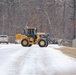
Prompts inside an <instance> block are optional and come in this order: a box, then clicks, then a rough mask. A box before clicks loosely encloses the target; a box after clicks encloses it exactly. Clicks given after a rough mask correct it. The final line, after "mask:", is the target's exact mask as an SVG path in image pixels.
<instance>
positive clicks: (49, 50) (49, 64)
mask: <svg viewBox="0 0 76 75" xmlns="http://www.w3.org/2000/svg"><path fill="white" fill-rule="evenodd" d="M54 47H59V46H57V45H49V46H48V47H44V48H41V47H39V46H38V45H33V46H32V47H22V46H21V45H20V44H8V45H7V44H1V45H0V75H56V74H61V73H65V74H76V59H74V58H71V57H69V56H66V55H64V54H63V53H62V52H61V51H59V50H56V49H54Z"/></svg>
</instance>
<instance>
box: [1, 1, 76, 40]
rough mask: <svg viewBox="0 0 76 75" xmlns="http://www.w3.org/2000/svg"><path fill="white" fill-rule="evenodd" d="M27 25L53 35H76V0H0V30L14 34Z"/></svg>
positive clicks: (71, 36) (67, 37)
mask: <svg viewBox="0 0 76 75" xmlns="http://www.w3.org/2000/svg"><path fill="white" fill-rule="evenodd" d="M25 25H29V26H34V27H36V28H37V29H38V31H39V32H47V33H50V36H51V37H54V38H62V39H70V40H71V39H74V38H76V0H0V34H7V35H9V36H15V34H16V33H19V32H23V28H24V27H25Z"/></svg>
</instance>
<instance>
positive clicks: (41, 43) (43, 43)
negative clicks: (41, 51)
mask: <svg viewBox="0 0 76 75" xmlns="http://www.w3.org/2000/svg"><path fill="white" fill-rule="evenodd" d="M46 44H47V41H46V40H45V39H40V40H39V41H38V45H39V46H40V47H46V46H47V45H46Z"/></svg>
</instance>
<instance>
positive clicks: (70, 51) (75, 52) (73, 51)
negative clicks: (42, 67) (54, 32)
mask: <svg viewBox="0 0 76 75" xmlns="http://www.w3.org/2000/svg"><path fill="white" fill-rule="evenodd" d="M56 49H57V50H60V51H62V52H63V53H64V54H66V55H68V56H70V57H73V58H76V48H71V47H62V48H56Z"/></svg>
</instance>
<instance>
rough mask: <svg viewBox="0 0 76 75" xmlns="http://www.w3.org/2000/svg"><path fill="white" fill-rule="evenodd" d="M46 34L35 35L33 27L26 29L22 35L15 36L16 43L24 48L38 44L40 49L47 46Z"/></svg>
mask: <svg viewBox="0 0 76 75" xmlns="http://www.w3.org/2000/svg"><path fill="white" fill-rule="evenodd" d="M48 37H49V34H48V33H37V29H36V28H34V27H26V29H24V33H23V34H21V33H19V34H16V40H15V41H16V43H21V45H22V46H24V47H30V46H32V45H33V44H38V45H39V46H40V47H47V46H48V42H49V41H48Z"/></svg>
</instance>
